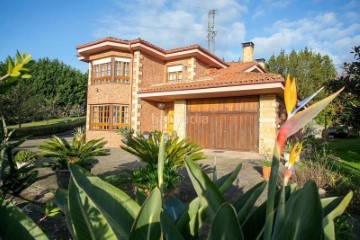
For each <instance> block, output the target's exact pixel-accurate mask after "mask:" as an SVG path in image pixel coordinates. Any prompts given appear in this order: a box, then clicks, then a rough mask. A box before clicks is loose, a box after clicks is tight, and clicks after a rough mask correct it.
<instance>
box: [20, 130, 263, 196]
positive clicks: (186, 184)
mask: <svg viewBox="0 0 360 240" xmlns="http://www.w3.org/2000/svg"><path fill="white" fill-rule="evenodd" d="M62 137H64V138H65V139H67V140H71V136H70V135H63V136H62ZM46 139H47V138H36V139H31V140H28V141H26V142H25V143H23V144H22V145H21V146H20V150H21V149H29V150H32V151H39V150H38V149H37V148H36V147H37V146H38V145H39V144H41V143H42V142H43V141H44V140H46ZM110 150H111V155H109V156H104V157H99V158H98V160H99V163H98V164H96V165H95V167H94V168H93V169H92V173H94V174H96V175H99V176H100V177H104V176H108V175H113V174H117V173H119V172H121V171H122V170H124V169H127V168H130V169H131V168H134V167H136V166H139V164H140V162H139V161H138V160H137V159H136V157H134V156H132V155H131V154H129V153H127V152H125V151H123V150H122V149H121V148H120V147H119V148H111V149H110ZM204 153H205V154H206V155H207V156H208V157H207V159H205V160H203V161H200V162H199V164H200V166H201V167H202V168H203V169H204V170H205V171H206V173H208V174H209V176H212V167H213V165H214V161H215V158H216V166H217V176H218V178H220V177H221V176H223V175H225V174H227V173H229V172H231V171H233V170H234V169H235V168H236V166H237V165H238V164H240V163H241V164H242V169H241V171H240V174H239V176H238V178H237V179H236V180H235V182H234V183H233V186H232V187H231V189H229V191H228V192H227V193H226V194H225V197H226V198H227V199H228V200H235V199H236V198H238V197H239V196H240V195H241V194H242V193H244V191H246V190H248V189H249V188H251V187H252V186H254V185H255V184H257V183H259V182H260V181H262V180H263V179H262V177H261V173H260V170H259V169H260V165H261V161H262V159H263V157H262V156H261V155H259V154H257V153H251V152H233V151H214V150H208V149H206V150H204ZM43 161H44V159H42V160H40V161H39V163H38V164H37V165H38V166H39V167H40V168H39V180H38V181H36V182H35V183H34V184H33V185H32V186H31V187H29V188H28V189H26V190H25V191H23V192H22V196H24V197H26V198H27V199H32V200H35V201H38V202H41V203H44V202H46V201H48V200H50V199H52V198H53V196H54V193H55V191H56V189H57V184H56V178H55V173H54V172H53V171H52V170H51V169H50V168H42V167H41V166H42V163H43ZM183 176H184V178H183V180H182V183H181V186H180V189H179V193H178V196H179V197H180V198H181V199H182V200H183V201H190V200H191V199H192V198H194V197H195V196H196V193H195V191H194V190H193V188H192V186H191V182H190V180H189V178H188V176H187V173H186V171H183ZM264 198H265V194H263V196H262V197H261V199H260V201H263V200H264Z"/></svg>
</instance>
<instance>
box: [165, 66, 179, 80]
mask: <svg viewBox="0 0 360 240" xmlns="http://www.w3.org/2000/svg"><path fill="white" fill-rule="evenodd" d="M167 79H168V82H175V81H181V80H182V66H181V65H177V66H170V67H168V68H167Z"/></svg>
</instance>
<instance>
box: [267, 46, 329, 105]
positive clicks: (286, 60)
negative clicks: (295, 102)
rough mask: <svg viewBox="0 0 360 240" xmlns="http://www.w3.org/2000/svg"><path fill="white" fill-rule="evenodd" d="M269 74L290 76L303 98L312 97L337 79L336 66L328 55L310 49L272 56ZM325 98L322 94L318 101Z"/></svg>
mask: <svg viewBox="0 0 360 240" xmlns="http://www.w3.org/2000/svg"><path fill="white" fill-rule="evenodd" d="M266 68H267V70H268V71H269V72H273V73H278V74H281V75H283V76H286V75H288V74H290V75H291V76H292V77H294V78H295V79H296V81H297V85H298V93H299V96H300V97H301V98H305V97H307V96H310V95H311V94H312V93H314V92H315V91H316V90H318V89H319V88H320V87H322V86H323V85H324V83H325V82H326V81H327V80H329V79H333V78H335V77H336V70H335V66H334V64H333V62H332V60H331V58H330V57H329V56H328V55H321V54H320V53H315V52H313V51H311V50H309V49H308V48H305V49H304V50H300V51H295V50H293V51H291V52H290V53H289V54H287V53H285V51H284V50H282V51H281V52H280V54H279V55H278V56H275V55H272V56H271V57H270V59H269V61H268V64H267V66H266ZM323 97H324V93H320V94H319V95H318V96H317V97H316V99H321V98H323Z"/></svg>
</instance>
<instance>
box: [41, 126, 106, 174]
mask: <svg viewBox="0 0 360 240" xmlns="http://www.w3.org/2000/svg"><path fill="white" fill-rule="evenodd" d="M106 143H107V141H103V138H101V139H93V140H90V141H88V142H86V141H85V133H84V131H83V130H82V129H81V128H78V129H77V130H76V132H75V133H74V137H73V140H72V143H71V144H70V143H69V142H68V141H67V140H65V139H64V138H60V137H58V136H53V137H52V138H49V139H48V140H46V141H45V142H44V143H43V144H41V145H40V146H39V147H38V148H39V149H41V150H43V152H42V153H41V154H40V155H41V156H43V157H51V158H53V159H54V160H55V161H56V163H55V166H54V167H55V168H56V169H67V167H68V166H67V164H68V163H73V164H77V165H79V166H82V167H85V166H86V165H89V164H91V163H93V162H94V160H95V158H94V157H96V156H105V155H109V154H110V150H109V149H104V146H105V145H106Z"/></svg>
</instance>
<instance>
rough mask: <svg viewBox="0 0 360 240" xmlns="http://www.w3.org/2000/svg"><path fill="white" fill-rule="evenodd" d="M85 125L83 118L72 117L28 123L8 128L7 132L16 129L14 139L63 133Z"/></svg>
mask: <svg viewBox="0 0 360 240" xmlns="http://www.w3.org/2000/svg"><path fill="white" fill-rule="evenodd" d="M84 125H85V117H73V118H57V119H49V120H48V121H46V120H45V121H39V122H30V123H24V124H22V125H21V128H18V125H12V126H9V127H8V128H9V130H12V129H16V131H15V132H14V135H13V136H14V137H15V138H18V137H24V136H30V135H31V136H44V135H52V134H58V133H64V132H67V131H71V130H73V129H74V128H76V127H80V126H84Z"/></svg>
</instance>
